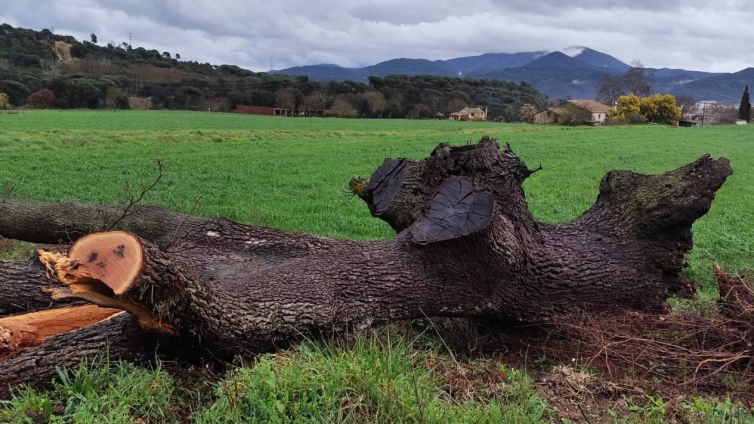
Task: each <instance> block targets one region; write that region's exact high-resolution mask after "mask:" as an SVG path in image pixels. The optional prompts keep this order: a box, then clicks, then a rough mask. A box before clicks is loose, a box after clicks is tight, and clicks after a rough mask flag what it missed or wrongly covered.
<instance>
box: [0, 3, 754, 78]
mask: <svg viewBox="0 0 754 424" xmlns="http://www.w3.org/2000/svg"><path fill="white" fill-rule="evenodd" d="M563 3H565V2H563V1H562V0H540V1H536V2H532V1H531V0H509V1H502V0H465V1H463V2H461V3H459V2H458V1H457V0H456V1H449V0H414V1H411V2H406V1H399V0H366V1H360V2H349V1H346V0H320V1H316V2H312V1H306V0H278V1H275V2H264V3H262V2H259V3H257V2H247V1H240V0H215V1H213V2H205V1H198V0H183V1H178V0H154V1H148V0H133V1H127V2H124V1H121V0H79V1H74V0H67V1H66V0H57V1H48V0H37V1H35V2H33V3H30V2H27V1H22V0H5V1H4V4H3V7H2V8H1V9H0V21H4V22H8V23H11V24H14V25H19V26H25V27H31V28H35V29H41V28H49V27H50V26H54V27H55V31H56V32H57V33H70V34H73V35H76V36H77V37H78V38H86V37H88V34H89V33H91V32H94V33H96V34H97V35H98V37H99V39H100V40H101V42H105V43H107V42H114V43H116V44H119V43H121V42H123V41H127V40H128V36H129V33H131V34H132V35H133V44H134V45H139V46H144V47H147V48H155V49H157V50H160V51H170V52H173V53H180V54H181V56H182V57H183V58H185V59H191V60H198V61H200V62H210V63H230V64H236V65H239V66H243V67H246V68H250V69H254V70H266V69H269V68H270V66H272V67H274V68H283V67H288V66H295V65H305V64H314V63H336V64H339V65H343V66H362V65H367V64H373V63H376V62H379V61H382V60H386V59H390V58H394V57H422V58H428V59H446V58H450V57H458V56H469V55H474V54H480V53H485V52H516V51H532V50H557V49H560V48H564V47H567V46H570V45H584V46H589V47H592V48H595V49H597V50H600V51H603V52H605V53H608V54H611V55H613V56H615V57H617V58H619V59H621V60H623V61H625V62H631V61H633V60H641V61H642V62H643V63H644V64H645V65H647V66H652V67H682V68H689V69H698V70H707V71H727V72H730V71H737V70H740V69H743V68H745V67H750V66H754V50H753V49H751V47H750V46H751V40H754V26H752V24H751V23H752V22H754V8H752V7H751V4H750V3H751V2H750V1H746V0H718V1H715V2H709V1H707V0H704V1H702V0H664V1H657V0H631V1H628V0H612V1H610V2H605V1H593V0H573V1H569V2H567V4H563ZM459 5H461V7H459Z"/></svg>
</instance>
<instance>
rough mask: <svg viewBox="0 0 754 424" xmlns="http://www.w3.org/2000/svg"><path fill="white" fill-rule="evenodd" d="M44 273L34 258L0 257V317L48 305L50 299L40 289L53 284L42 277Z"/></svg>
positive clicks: (49, 304) (50, 303) (50, 302)
mask: <svg viewBox="0 0 754 424" xmlns="http://www.w3.org/2000/svg"><path fill="white" fill-rule="evenodd" d="M44 273H45V272H44V268H42V267H40V264H39V261H37V260H36V259H33V260H25V261H6V260H1V259H0V317H1V316H5V315H10V314H14V313H20V312H31V311H36V310H39V309H44V308H48V307H50V306H51V305H52V300H51V299H50V296H49V295H48V294H46V293H44V292H43V291H42V289H45V288H51V287H53V284H51V283H50V282H49V281H48V280H47V279H45V278H44Z"/></svg>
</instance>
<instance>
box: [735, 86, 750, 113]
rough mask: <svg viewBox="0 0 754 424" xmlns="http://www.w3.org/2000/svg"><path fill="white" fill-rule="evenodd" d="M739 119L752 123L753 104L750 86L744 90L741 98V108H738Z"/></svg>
mask: <svg viewBox="0 0 754 424" xmlns="http://www.w3.org/2000/svg"><path fill="white" fill-rule="evenodd" d="M738 119H741V120H744V121H746V122H751V103H750V102H749V86H748V85H747V86H746V88H745V89H744V94H743V96H741V106H739V107H738Z"/></svg>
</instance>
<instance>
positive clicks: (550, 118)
mask: <svg viewBox="0 0 754 424" xmlns="http://www.w3.org/2000/svg"><path fill="white" fill-rule="evenodd" d="M563 113H565V108H564V107H560V106H553V107H548V108H547V109H545V110H543V111H541V112H539V113H537V114H536V115H534V121H533V122H534V123H535V124H538V125H543V124H557V123H558V120H559V118H560V115H562V114H563Z"/></svg>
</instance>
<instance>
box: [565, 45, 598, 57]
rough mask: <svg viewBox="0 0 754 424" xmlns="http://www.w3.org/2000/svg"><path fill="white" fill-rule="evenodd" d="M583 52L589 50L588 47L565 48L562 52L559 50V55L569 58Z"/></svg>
mask: <svg viewBox="0 0 754 424" xmlns="http://www.w3.org/2000/svg"><path fill="white" fill-rule="evenodd" d="M584 50H591V49H590V48H589V47H584V46H571V47H566V48H564V49H562V50H560V52H561V53H563V54H565V55H566V56H570V57H576V56H578V55H580V54H581V53H583V52H584Z"/></svg>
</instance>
